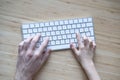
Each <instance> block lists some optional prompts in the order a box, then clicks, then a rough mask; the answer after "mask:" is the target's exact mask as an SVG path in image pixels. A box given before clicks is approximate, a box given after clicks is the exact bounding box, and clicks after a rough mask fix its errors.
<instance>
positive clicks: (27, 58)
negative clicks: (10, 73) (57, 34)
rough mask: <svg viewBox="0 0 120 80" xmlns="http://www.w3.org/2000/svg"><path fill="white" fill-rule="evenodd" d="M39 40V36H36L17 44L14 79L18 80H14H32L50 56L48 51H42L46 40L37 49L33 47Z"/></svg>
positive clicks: (46, 42)
mask: <svg viewBox="0 0 120 80" xmlns="http://www.w3.org/2000/svg"><path fill="white" fill-rule="evenodd" d="M39 38H40V35H39V34H38V35H36V36H34V37H30V38H27V39H26V40H24V41H22V42H21V43H20V44H19V49H18V53H19V54H18V62H17V70H16V78H20V79H15V80H32V79H31V78H32V77H33V75H35V73H36V72H37V71H38V70H39V69H40V68H41V67H42V65H43V64H44V63H45V61H46V60H47V59H48V57H49V56H50V50H46V51H44V50H45V48H46V46H47V44H48V38H46V39H45V40H44V41H43V42H42V43H41V45H40V47H39V48H36V47H35V46H36V43H37V41H38V40H39ZM26 78H28V79H26Z"/></svg>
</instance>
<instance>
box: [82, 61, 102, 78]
mask: <svg viewBox="0 0 120 80" xmlns="http://www.w3.org/2000/svg"><path fill="white" fill-rule="evenodd" d="M82 67H83V69H84V71H85V73H86V74H87V76H88V79H89V80H101V79H100V77H99V75H98V73H97V71H96V68H95V65H94V63H93V61H89V62H84V64H82Z"/></svg>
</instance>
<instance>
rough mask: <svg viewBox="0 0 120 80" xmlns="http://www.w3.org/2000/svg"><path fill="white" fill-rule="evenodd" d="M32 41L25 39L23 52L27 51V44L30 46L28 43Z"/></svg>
mask: <svg viewBox="0 0 120 80" xmlns="http://www.w3.org/2000/svg"><path fill="white" fill-rule="evenodd" d="M32 39H33V37H30V38H27V39H26V40H24V46H23V48H24V50H25V51H26V50H27V49H28V47H29V44H30V42H31V40H32Z"/></svg>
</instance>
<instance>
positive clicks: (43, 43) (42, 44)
mask: <svg viewBox="0 0 120 80" xmlns="http://www.w3.org/2000/svg"><path fill="white" fill-rule="evenodd" d="M48 41H49V38H46V39H45V40H44V41H43V42H42V43H41V46H40V47H39V48H38V49H37V51H36V52H35V55H39V56H40V55H41V54H42V53H43V51H44V50H45V48H46V47H47V45H48Z"/></svg>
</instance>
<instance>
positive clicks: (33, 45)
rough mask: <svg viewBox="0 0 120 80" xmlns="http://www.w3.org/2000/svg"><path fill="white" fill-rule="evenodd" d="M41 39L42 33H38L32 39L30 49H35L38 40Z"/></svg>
mask: <svg viewBox="0 0 120 80" xmlns="http://www.w3.org/2000/svg"><path fill="white" fill-rule="evenodd" d="M39 39H40V34H37V35H36V36H35V37H34V38H33V39H32V41H31V44H30V47H29V49H31V50H33V49H35V46H36V44H37V42H38V40H39Z"/></svg>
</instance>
